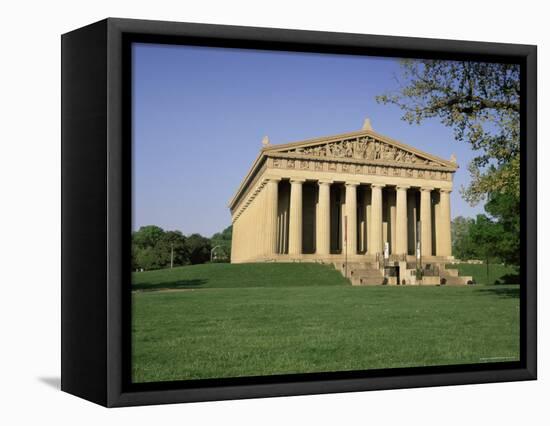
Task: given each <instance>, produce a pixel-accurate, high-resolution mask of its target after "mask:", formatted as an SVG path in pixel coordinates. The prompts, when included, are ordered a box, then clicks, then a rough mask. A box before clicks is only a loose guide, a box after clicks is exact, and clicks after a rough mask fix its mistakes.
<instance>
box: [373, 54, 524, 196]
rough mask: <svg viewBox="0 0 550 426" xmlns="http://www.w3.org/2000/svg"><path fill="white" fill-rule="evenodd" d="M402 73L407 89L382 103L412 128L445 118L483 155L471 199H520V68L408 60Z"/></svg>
mask: <svg viewBox="0 0 550 426" xmlns="http://www.w3.org/2000/svg"><path fill="white" fill-rule="evenodd" d="M402 71H403V75H402V78H401V80H402V81H401V83H402V88H401V89H399V90H398V91H397V92H393V93H386V94H382V95H380V96H377V98H376V99H377V101H378V102H381V103H384V104H394V105H397V106H399V107H400V108H401V109H402V110H403V111H404V115H403V117H402V118H403V119H404V120H405V121H407V122H409V123H411V124H412V123H416V124H419V123H420V122H421V121H423V120H425V119H427V118H439V119H440V121H441V122H442V123H443V124H444V125H446V126H448V127H451V128H453V130H454V134H455V139H456V140H457V141H461V142H466V143H469V144H470V145H471V147H472V149H473V150H475V151H477V152H478V153H479V154H478V155H477V156H476V157H475V158H474V159H473V160H472V162H471V163H470V164H469V166H468V169H469V171H470V174H471V177H472V181H471V183H470V185H469V186H468V187H467V188H466V189H465V190H464V191H463V195H464V197H465V199H466V200H468V201H469V202H470V203H471V204H477V203H478V202H479V201H480V200H481V199H483V198H484V197H485V196H486V195H487V194H488V193H489V192H509V193H511V194H512V195H514V196H515V197H516V198H518V199H519V151H520V146H519V141H520V135H519V130H520V129H519V113H520V105H519V96H520V80H519V76H520V70H519V65H516V64H497V63H485V62H458V61H448V60H409V59H407V60H403V61H402Z"/></svg>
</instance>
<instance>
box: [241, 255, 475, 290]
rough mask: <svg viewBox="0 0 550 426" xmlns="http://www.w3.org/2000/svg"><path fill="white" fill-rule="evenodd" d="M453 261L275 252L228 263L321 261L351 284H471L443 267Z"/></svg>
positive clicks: (466, 277)
mask: <svg viewBox="0 0 550 426" xmlns="http://www.w3.org/2000/svg"><path fill="white" fill-rule="evenodd" d="M453 260H454V258H453V257H452V256H449V257H446V256H425V257H423V258H422V261H421V262H417V259H416V257H415V256H404V255H401V256H399V255H391V256H390V257H389V258H388V259H384V258H383V257H382V256H377V255H366V254H355V255H349V256H346V255H342V254H330V255H324V256H323V255H318V254H301V255H299V256H292V255H288V254H277V255H273V256H262V257H258V258H255V259H248V260H246V262H232V263H255V262H258V263H265V262H279V263H323V264H330V265H333V266H334V267H335V268H336V270H338V271H340V272H341V273H342V275H343V276H344V277H346V278H347V279H349V280H350V282H351V284H352V285H467V284H472V283H473V277H471V276H459V274H458V269H452V268H449V269H447V267H446V265H447V264H448V263H451V262H452V261H453Z"/></svg>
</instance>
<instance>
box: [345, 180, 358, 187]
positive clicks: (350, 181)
mask: <svg viewBox="0 0 550 426" xmlns="http://www.w3.org/2000/svg"><path fill="white" fill-rule="evenodd" d="M360 184H361V182H358V181H355V180H349V181H346V182H345V185H346V186H359V185H360Z"/></svg>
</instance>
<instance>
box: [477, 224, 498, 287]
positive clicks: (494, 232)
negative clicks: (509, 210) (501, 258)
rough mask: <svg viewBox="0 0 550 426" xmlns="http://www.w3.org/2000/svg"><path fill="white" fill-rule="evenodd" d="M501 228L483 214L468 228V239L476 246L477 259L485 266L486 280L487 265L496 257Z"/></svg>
mask: <svg viewBox="0 0 550 426" xmlns="http://www.w3.org/2000/svg"><path fill="white" fill-rule="evenodd" d="M501 233H502V230H501V226H500V224H498V223H495V222H494V221H492V220H491V219H490V218H488V217H487V216H485V215H484V214H479V215H477V217H476V220H475V222H473V223H472V224H471V226H470V237H471V238H472V242H473V243H474V244H475V245H476V249H477V251H478V253H479V254H480V256H479V257H481V258H483V259H484V260H485V264H486V265H487V279H488V278H489V263H490V261H491V260H494V259H495V258H496V257H497V256H498V246H499V242H500V239H501Z"/></svg>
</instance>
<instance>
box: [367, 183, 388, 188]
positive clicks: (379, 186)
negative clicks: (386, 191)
mask: <svg viewBox="0 0 550 426" xmlns="http://www.w3.org/2000/svg"><path fill="white" fill-rule="evenodd" d="M370 186H371V188H384V187H385V186H386V184H384V183H371V184H370Z"/></svg>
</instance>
